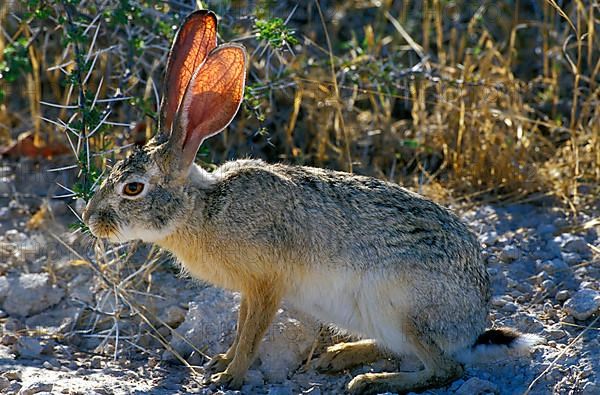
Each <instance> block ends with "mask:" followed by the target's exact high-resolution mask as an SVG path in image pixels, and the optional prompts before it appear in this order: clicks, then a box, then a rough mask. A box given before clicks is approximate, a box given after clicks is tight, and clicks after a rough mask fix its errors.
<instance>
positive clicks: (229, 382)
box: [210, 370, 244, 390]
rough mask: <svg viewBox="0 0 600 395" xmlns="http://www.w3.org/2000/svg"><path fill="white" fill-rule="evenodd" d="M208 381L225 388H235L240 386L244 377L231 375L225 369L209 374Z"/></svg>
mask: <svg viewBox="0 0 600 395" xmlns="http://www.w3.org/2000/svg"><path fill="white" fill-rule="evenodd" d="M210 381H211V383H214V384H216V385H217V386H219V387H220V386H223V387H225V388H228V389H232V390H235V389H240V388H242V383H243V382H244V377H239V376H236V375H233V374H231V373H229V372H228V371H227V370H225V371H224V372H221V373H215V374H213V375H212V376H210Z"/></svg>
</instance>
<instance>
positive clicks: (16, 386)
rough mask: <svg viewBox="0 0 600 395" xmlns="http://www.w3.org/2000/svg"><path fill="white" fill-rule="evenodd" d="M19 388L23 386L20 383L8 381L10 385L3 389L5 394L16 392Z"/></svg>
mask: <svg viewBox="0 0 600 395" xmlns="http://www.w3.org/2000/svg"><path fill="white" fill-rule="evenodd" d="M21 388H23V386H22V385H21V384H20V383H17V382H16V381H13V382H11V383H10V385H9V386H8V388H6V389H5V390H4V393H5V394H18V393H19V391H20V390H21Z"/></svg>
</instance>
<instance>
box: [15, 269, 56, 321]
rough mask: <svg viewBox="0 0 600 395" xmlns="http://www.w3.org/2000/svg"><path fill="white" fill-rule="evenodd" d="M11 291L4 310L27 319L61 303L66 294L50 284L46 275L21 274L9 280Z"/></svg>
mask: <svg viewBox="0 0 600 395" xmlns="http://www.w3.org/2000/svg"><path fill="white" fill-rule="evenodd" d="M8 284H9V290H8V293H7V295H6V298H5V300H4V310H5V311H6V312H7V313H8V314H9V315H15V316H21V317H27V316H29V315H32V314H36V313H39V312H41V311H43V310H45V309H47V308H48V307H50V306H53V305H55V304H57V303H58V302H60V300H61V299H62V297H63V296H64V294H65V292H64V290H63V289H61V288H58V287H57V286H55V285H52V284H50V279H49V277H48V274H46V273H31V274H21V275H20V276H19V277H13V278H8Z"/></svg>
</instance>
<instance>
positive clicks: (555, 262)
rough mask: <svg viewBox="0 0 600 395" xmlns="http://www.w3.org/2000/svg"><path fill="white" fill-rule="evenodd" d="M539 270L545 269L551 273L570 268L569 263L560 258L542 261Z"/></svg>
mask: <svg viewBox="0 0 600 395" xmlns="http://www.w3.org/2000/svg"><path fill="white" fill-rule="evenodd" d="M537 269H538V270H545V271H547V272H550V273H556V272H562V271H566V270H568V269H569V265H567V263H566V262H565V261H563V260H562V259H560V258H555V259H552V260H549V261H545V262H542V263H541V264H540V265H538V266H537Z"/></svg>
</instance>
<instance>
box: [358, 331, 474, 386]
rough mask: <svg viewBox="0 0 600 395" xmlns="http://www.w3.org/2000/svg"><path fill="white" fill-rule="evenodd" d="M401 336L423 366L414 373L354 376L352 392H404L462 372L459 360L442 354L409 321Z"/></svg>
mask: <svg viewBox="0 0 600 395" xmlns="http://www.w3.org/2000/svg"><path fill="white" fill-rule="evenodd" d="M403 329H404V331H403V335H404V336H405V337H406V340H407V343H408V344H409V345H410V347H411V348H412V350H413V351H414V353H415V354H416V355H417V357H418V358H419V359H420V360H421V362H423V365H424V366H425V368H424V369H423V370H420V371H417V372H395V373H366V374H361V375H358V376H356V377H355V378H354V379H352V381H350V383H348V391H349V392H350V393H352V394H376V393H381V392H388V391H390V392H397V393H407V392H412V391H422V390H425V389H428V388H435V387H441V386H443V385H445V384H448V383H449V382H451V381H453V380H454V379H455V378H458V377H460V376H461V375H462V373H463V367H462V365H461V364H460V363H458V362H456V361H455V360H453V359H452V358H450V357H448V356H446V355H445V353H444V352H443V351H442V350H441V349H440V348H439V347H438V346H437V345H436V344H435V343H434V342H433V341H432V340H431V339H430V338H429V337H428V336H427V335H426V334H425V333H422V332H420V331H418V330H417V329H416V326H415V325H414V324H413V323H412V322H411V323H410V324H406V325H404V326H403Z"/></svg>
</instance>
